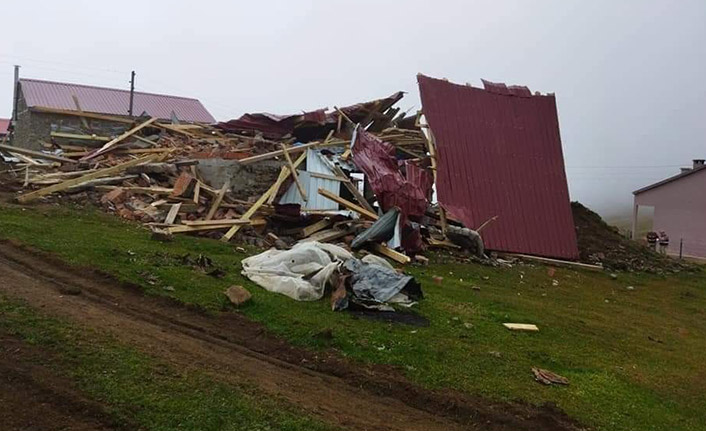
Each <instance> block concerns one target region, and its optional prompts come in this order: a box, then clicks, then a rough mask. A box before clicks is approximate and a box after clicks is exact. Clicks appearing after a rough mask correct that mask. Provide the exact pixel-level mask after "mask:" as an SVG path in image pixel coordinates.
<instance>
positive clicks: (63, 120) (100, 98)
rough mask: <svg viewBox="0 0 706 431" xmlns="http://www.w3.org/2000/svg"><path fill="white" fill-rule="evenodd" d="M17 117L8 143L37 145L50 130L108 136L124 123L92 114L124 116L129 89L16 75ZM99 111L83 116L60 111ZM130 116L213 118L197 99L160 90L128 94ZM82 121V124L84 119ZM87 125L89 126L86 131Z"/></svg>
mask: <svg viewBox="0 0 706 431" xmlns="http://www.w3.org/2000/svg"><path fill="white" fill-rule="evenodd" d="M17 90H18V91H17V101H16V106H17V120H16V123H15V125H14V131H13V135H12V145H16V146H19V147H24V148H29V149H35V150H38V149H41V148H42V143H43V142H44V143H48V142H49V141H50V140H51V138H52V132H54V133H69V134H71V133H73V134H88V133H90V134H95V135H97V136H101V137H110V136H115V135H118V134H120V133H122V132H123V131H124V130H125V129H126V124H125V122H114V121H109V120H106V119H101V118H95V117H100V115H105V116H112V117H123V118H129V117H128V110H129V105H130V91H128V90H121V89H115V88H105V87H96V86H89V85H80V84H69V83H64V82H52V81H42V80H37V79H20V80H19V81H18V89H17ZM66 110H68V111H79V110H80V111H83V112H86V113H90V114H100V115H97V116H94V118H90V119H88V120H87V119H84V118H81V117H77V116H70V115H62V114H61V111H66ZM133 114H134V115H135V116H136V117H140V116H151V117H157V118H159V119H161V120H174V119H176V120H178V121H179V122H183V123H208V124H210V123H214V122H215V119H214V118H213V116H212V115H211V114H210V113H209V112H208V111H207V110H206V108H205V107H204V106H203V105H202V104H201V102H199V101H198V100H197V99H192V98H187V97H178V96H168V95H163V94H153V93H143V92H137V91H136V92H134V93H133ZM84 121H86V123H84ZM86 124H88V125H89V128H90V130H86Z"/></svg>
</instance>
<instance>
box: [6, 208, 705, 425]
mask: <svg viewBox="0 0 706 431" xmlns="http://www.w3.org/2000/svg"><path fill="white" fill-rule="evenodd" d="M0 237H6V238H15V239H18V240H21V241H23V242H25V243H28V244H31V245H34V246H36V247H38V248H41V249H43V250H47V251H51V252H54V253H56V254H57V255H59V256H61V257H62V258H64V259H66V260H68V261H70V262H72V263H75V264H79V265H92V266H95V267H98V268H101V269H103V270H105V271H107V272H110V273H112V274H115V275H116V276H117V277H119V278H120V279H122V280H126V281H130V282H134V283H138V284H141V285H143V286H144V288H145V291H146V292H147V293H150V294H155V295H168V296H171V297H174V298H176V299H178V300H180V301H183V302H186V303H190V304H196V305H199V306H201V307H203V308H205V309H207V310H211V311H218V310H230V309H231V308H230V307H229V305H228V303H227V301H226V299H225V297H224V295H223V291H224V290H225V289H226V288H227V287H228V286H230V285H232V284H240V285H243V286H245V287H246V288H248V289H249V290H250V291H251V293H252V294H253V301H252V303H251V304H250V305H249V306H247V307H245V308H243V309H242V310H240V311H238V312H242V313H244V314H245V315H247V316H249V317H250V318H252V319H254V320H257V321H260V322H263V323H264V324H265V325H266V326H267V327H268V328H270V329H271V330H272V331H273V332H275V333H277V334H279V335H281V336H283V337H285V338H286V339H288V340H290V341H291V342H292V343H294V344H296V345H300V346H305V347H308V348H313V349H321V348H331V349H335V350H337V351H339V352H340V354H342V355H345V356H348V357H351V358H353V359H355V360H358V361H362V362H368V363H381V364H391V365H396V366H399V367H400V369H401V370H403V371H404V372H405V373H406V375H407V376H408V377H409V378H410V379H412V380H414V381H416V382H418V383H420V384H422V385H424V386H426V387H430V388H444V387H448V388H455V389H459V390H462V391H464V392H467V393H470V394H479V395H483V396H486V397H489V398H492V399H496V400H523V401H526V402H529V403H533V404H542V403H546V402H552V403H555V404H557V405H558V406H559V407H560V408H562V409H563V410H565V411H566V412H567V413H568V414H569V415H571V416H573V417H575V418H577V419H579V420H580V421H581V422H583V423H585V424H587V425H590V426H593V427H595V428H597V429H601V430H611V431H612V430H640V431H644V430H664V429H670V430H699V429H706V425H705V424H706V397H704V396H703V388H704V387H705V386H706V365H704V362H703V360H702V355H703V351H704V350H705V349H706V336H705V335H706V311H705V310H706V276H704V274H703V273H697V274H677V275H674V276H670V277H661V276H653V275H644V274H620V275H619V277H618V280H612V279H611V278H610V277H609V276H608V275H607V274H603V273H595V272H588V271H574V270H568V269H558V270H557V271H556V274H554V276H553V277H550V276H549V275H548V273H547V268H546V267H544V266H515V267H513V268H491V267H485V266H479V265H473V264H459V263H450V262H448V261H449V259H446V258H442V257H439V256H432V261H433V263H432V265H430V266H428V267H409V268H407V269H408V271H409V272H410V273H411V274H413V275H414V276H415V277H417V279H418V280H419V281H420V282H421V283H422V285H423V289H424V292H425V295H426V298H425V299H424V300H423V301H422V302H421V303H420V305H419V307H418V310H419V312H420V313H421V314H422V315H424V316H425V317H426V318H428V319H429V321H430V323H431V324H430V326H429V327H427V328H413V327H409V326H404V325H392V324H387V323H381V322H372V321H368V320H361V319H356V318H355V317H354V316H352V315H351V314H349V313H345V312H343V313H334V312H332V311H330V306H329V304H328V301H327V300H326V299H325V300H322V301H317V302H309V303H302V302H296V301H293V300H291V299H289V298H287V297H284V296H282V295H277V294H271V293H268V292H266V291H264V290H263V289H261V288H259V287H257V286H255V285H254V284H252V283H250V282H249V281H248V280H245V279H244V278H243V277H242V276H241V275H240V274H239V271H240V267H239V262H240V259H242V258H243V257H244V255H243V254H242V253H238V252H237V251H236V250H235V246H234V245H229V244H223V243H220V242H218V241H213V240H206V239H198V238H190V237H178V238H176V239H175V241H174V242H172V243H166V244H164V243H158V242H155V241H152V240H150V239H149V234H148V232H146V231H145V230H144V229H142V228H140V227H138V226H136V225H134V224H130V223H125V222H123V221H121V220H119V219H117V218H115V217H112V216H109V215H105V214H102V213H99V212H98V211H93V210H77V209H73V210H72V209H68V208H56V209H51V210H39V209H26V210H22V209H19V208H7V209H0ZM251 251H252V250H251ZM185 254H190V255H191V256H192V257H195V256H197V255H198V254H204V255H207V256H208V257H210V258H211V259H213V261H214V262H215V263H216V264H217V265H218V266H219V267H221V268H222V269H224V270H225V271H226V273H227V274H226V276H225V277H224V278H222V279H216V278H212V277H209V276H207V275H205V274H203V273H201V272H199V271H198V270H195V269H193V268H191V267H185V266H184V265H182V264H181V263H180V260H179V259H178V258H179V256H183V255H185ZM149 274H151V275H154V276H156V281H154V284H153V285H151V284H147V283H146V282H145V277H146V275H149ZM434 276H442V277H443V281H442V283H441V284H440V285H439V284H435V283H434V282H433V277H434ZM552 279H555V280H557V281H558V283H559V284H558V286H553V284H552ZM473 285H477V286H480V288H481V290H480V291H476V290H472V289H471V286H473ZM166 286H171V288H173V291H172V290H171V289H170V290H165V289H164V287H166ZM627 286H634V290H627V289H626V287H627ZM503 322H521V323H535V324H537V325H538V326H539V327H540V332H539V333H516V332H510V331H508V330H506V329H505V328H503V327H502V325H501V323H503ZM325 329H331V330H332V332H333V339H331V340H328V339H323V338H322V337H316V336H315V334H317V333H319V332H321V331H322V330H325ZM651 339H652V340H658V341H652V340H651ZM491 352H493V353H491ZM532 366H538V367H541V368H547V369H550V370H552V371H554V372H556V373H558V374H561V375H564V376H566V377H568V378H569V379H570V381H571V384H570V385H569V386H568V387H554V386H552V387H546V386H542V385H540V384H538V383H536V382H535V381H534V380H533V378H532V375H531V372H530V368H531V367H532Z"/></svg>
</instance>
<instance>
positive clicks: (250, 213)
mask: <svg viewBox="0 0 706 431" xmlns="http://www.w3.org/2000/svg"><path fill="white" fill-rule="evenodd" d="M305 158H306V153H305V154H302V155H301V156H300V157H299V158H298V159H297V161H296V162H294V169H297V167H298V166H299V165H300V164H301V163H302V162H303V161H304V159H305ZM290 173H291V171H290V170H289V168H288V167H286V166H282V170H281V171H280V173H279V177H278V178H277V181H275V183H274V184H272V186H270V188H269V189H268V190H267V191H266V192H265V193H263V195H262V196H260V198H259V199H258V200H257V201H256V202H255V203H254V204H253V205H252V206H251V207H250V209H248V210H247V211H246V212H245V214H243V215H242V217H240V218H241V219H242V220H250V217H252V216H253V215H254V214H255V213H256V212H257V210H258V209H260V207H261V206H262V205H264V203H265V201H267V199H269V197H270V196H271V195H272V193H276V190H278V189H279V187H280V185H281V184H282V182H284V180H286V179H287V177H288V176H289V174H290ZM240 227H241V225H235V226H233V227H232V228H231V229H230V230H229V231H228V232H226V233H225V235H223V238H221V241H223V242H228V241H230V239H231V238H233V235H235V234H236V233H238V231H239V230H240Z"/></svg>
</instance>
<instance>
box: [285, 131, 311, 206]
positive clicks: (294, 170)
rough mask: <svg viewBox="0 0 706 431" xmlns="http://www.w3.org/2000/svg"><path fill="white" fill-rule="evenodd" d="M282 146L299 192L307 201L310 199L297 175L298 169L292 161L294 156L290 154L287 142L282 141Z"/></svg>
mask: <svg viewBox="0 0 706 431" xmlns="http://www.w3.org/2000/svg"><path fill="white" fill-rule="evenodd" d="M280 146H281V147H282V151H283V152H284V158H285V159H286V160H287V166H289V171H290V172H291V173H292V178H294V182H295V183H296V184H297V189H299V194H301V195H302V199H303V200H304V202H306V201H308V200H309V199H308V198H307V197H306V190H304V186H303V185H302V182H301V181H299V175H297V170H296V168H295V167H294V162H292V158H291V157H290V156H289V150H288V149H287V144H285V143H282V144H280Z"/></svg>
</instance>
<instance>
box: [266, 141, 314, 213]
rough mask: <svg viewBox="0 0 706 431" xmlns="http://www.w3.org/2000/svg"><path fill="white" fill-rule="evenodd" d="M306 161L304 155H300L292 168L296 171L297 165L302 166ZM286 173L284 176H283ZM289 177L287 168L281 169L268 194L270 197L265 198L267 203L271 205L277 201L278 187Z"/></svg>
mask: <svg viewBox="0 0 706 431" xmlns="http://www.w3.org/2000/svg"><path fill="white" fill-rule="evenodd" d="M304 159H306V153H304V154H302V155H300V156H299V158H298V159H297V161H295V162H294V168H295V169H296V168H297V167H298V166H299V165H301V164H302V162H303V161H304ZM285 172H286V175H285ZM288 176H289V168H288V167H286V166H283V167H282V170H281V171H280V174H279V177H277V181H275V183H274V184H273V185H272V187H273V188H274V189H273V190H272V192H271V193H270V197H269V198H267V203H268V204H271V203H273V202H274V201H275V199H277V193H278V192H279V189H280V187H282V183H283V182H284V181H285V180H286V179H287V177H288Z"/></svg>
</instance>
